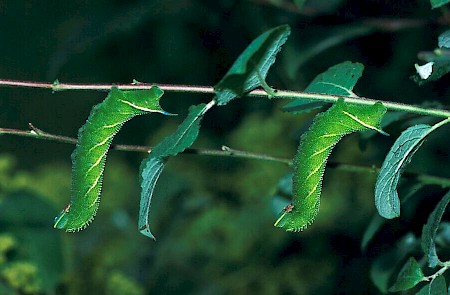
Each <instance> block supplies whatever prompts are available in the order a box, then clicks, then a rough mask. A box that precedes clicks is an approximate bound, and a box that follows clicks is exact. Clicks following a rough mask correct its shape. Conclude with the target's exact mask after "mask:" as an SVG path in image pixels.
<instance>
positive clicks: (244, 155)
mask: <svg viewBox="0 0 450 295" xmlns="http://www.w3.org/2000/svg"><path fill="white" fill-rule="evenodd" d="M29 126H30V130H18V129H8V128H0V135H2V134H10V135H18V136H24V137H31V138H35V139H45V140H50V141H55V142H62V143H69V144H77V142H78V141H77V139H76V138H73V137H68V136H62V135H55V134H51V133H48V132H45V131H43V130H41V129H39V128H37V127H36V126H34V125H33V124H31V123H29ZM111 149H114V150H118V151H125V152H144V153H149V152H150V151H151V150H152V147H149V146H142V145H124V144H113V145H111ZM183 154H193V155H202V156H216V157H234V158H241V159H253V160H264V161H272V162H278V163H282V164H286V165H289V166H292V160H291V159H288V158H280V157H274V156H270V155H266V154H259V153H253V152H247V151H241V150H235V149H232V148H229V147H227V146H222V148H221V149H220V150H214V149H192V148H190V149H186V150H185V151H184V152H183ZM328 167H329V168H332V169H339V170H343V171H349V172H358V173H371V174H374V173H375V174H378V173H379V171H380V168H379V167H376V166H361V165H354V164H344V163H336V162H333V161H328ZM402 177H406V178H417V180H418V181H420V182H422V183H424V184H429V185H440V186H442V187H450V179H448V178H443V177H438V176H433V175H428V174H420V173H415V172H404V173H403V174H402Z"/></svg>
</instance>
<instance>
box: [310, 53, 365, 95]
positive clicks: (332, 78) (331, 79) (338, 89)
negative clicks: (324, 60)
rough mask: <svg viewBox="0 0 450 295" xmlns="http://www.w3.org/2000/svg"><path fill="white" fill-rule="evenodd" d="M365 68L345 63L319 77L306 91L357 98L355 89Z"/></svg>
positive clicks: (357, 64)
mask: <svg viewBox="0 0 450 295" xmlns="http://www.w3.org/2000/svg"><path fill="white" fill-rule="evenodd" d="M363 71H364V66H363V65H362V64H360V63H353V62H351V61H345V62H343V63H340V64H337V65H335V66H333V67H331V68H329V69H328V70H327V71H326V72H324V73H322V74H320V75H318V76H317V77H316V78H315V79H314V80H313V81H312V82H311V83H310V84H309V86H308V87H307V88H306V89H305V91H306V92H314V93H325V94H332V95H339V96H355V94H354V93H353V87H355V85H356V82H358V79H359V78H361V76H362V73H363Z"/></svg>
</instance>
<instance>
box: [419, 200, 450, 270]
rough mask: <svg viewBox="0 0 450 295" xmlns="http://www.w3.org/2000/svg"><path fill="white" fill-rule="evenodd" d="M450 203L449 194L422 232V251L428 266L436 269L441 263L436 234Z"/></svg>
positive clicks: (435, 209)
mask: <svg viewBox="0 0 450 295" xmlns="http://www.w3.org/2000/svg"><path fill="white" fill-rule="evenodd" d="M449 202H450V192H448V193H447V194H446V195H445V196H444V197H443V198H442V199H441V200H440V201H439V203H438V204H437V205H436V207H435V208H434V210H433V212H432V213H431V214H430V217H428V221H427V223H426V224H425V225H424V226H423V230H422V243H421V244H422V249H423V252H424V253H425V255H427V257H428V265H429V266H430V267H435V266H436V265H438V263H439V258H438V257H437V253H436V245H435V242H434V241H435V238H436V233H437V231H438V228H439V224H440V223H441V219H442V216H443V215H444V212H445V209H446V208H447V205H448V203H449Z"/></svg>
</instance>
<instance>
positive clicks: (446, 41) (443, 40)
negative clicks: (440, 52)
mask: <svg viewBox="0 0 450 295" xmlns="http://www.w3.org/2000/svg"><path fill="white" fill-rule="evenodd" d="M438 46H439V47H440V48H442V47H444V48H450V30H448V31H445V32H444V33H442V34H440V35H439V37H438Z"/></svg>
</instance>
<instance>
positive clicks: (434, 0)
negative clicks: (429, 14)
mask: <svg viewBox="0 0 450 295" xmlns="http://www.w3.org/2000/svg"><path fill="white" fill-rule="evenodd" d="M449 2H450V0H430V3H431V8H433V9H434V8H438V7H441V6H443V5H445V4H447V3H449Z"/></svg>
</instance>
